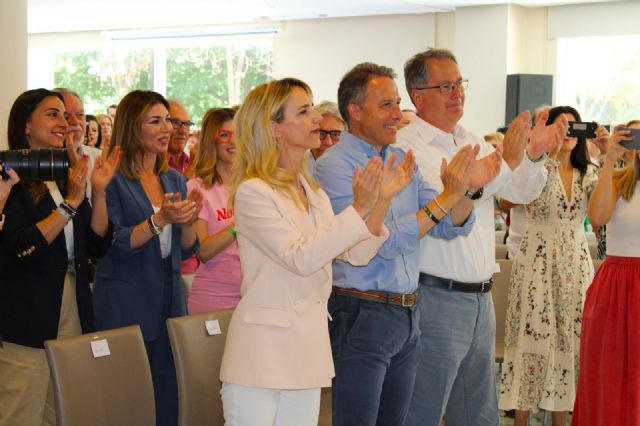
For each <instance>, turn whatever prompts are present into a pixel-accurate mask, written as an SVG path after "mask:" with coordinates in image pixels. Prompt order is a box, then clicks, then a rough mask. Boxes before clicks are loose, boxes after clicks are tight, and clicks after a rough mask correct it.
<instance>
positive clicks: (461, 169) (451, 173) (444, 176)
mask: <svg viewBox="0 0 640 426" xmlns="http://www.w3.org/2000/svg"><path fill="white" fill-rule="evenodd" d="M479 150H480V146H479V145H476V146H474V147H472V146H471V145H466V146H464V147H462V148H461V149H460V150H458V152H457V153H456V155H454V156H453V158H452V159H451V162H450V163H447V160H446V159H444V158H443V159H442V165H441V166H440V179H441V180H442V184H443V185H444V191H446V192H451V193H453V196H454V198H456V199H460V198H462V197H464V194H466V192H467V190H468V189H469V182H470V179H471V163H472V161H473V160H474V159H475V157H476V155H478V152H479Z"/></svg>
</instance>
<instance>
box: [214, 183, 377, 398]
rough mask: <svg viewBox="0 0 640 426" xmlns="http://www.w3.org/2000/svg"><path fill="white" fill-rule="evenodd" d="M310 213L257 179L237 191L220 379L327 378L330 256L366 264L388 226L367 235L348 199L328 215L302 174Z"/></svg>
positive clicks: (278, 381) (290, 382) (256, 383)
mask: <svg viewBox="0 0 640 426" xmlns="http://www.w3.org/2000/svg"><path fill="white" fill-rule="evenodd" d="M301 181H302V184H303V186H304V189H305V191H306V193H307V198H308V200H309V203H310V211H309V213H305V212H303V211H302V210H300V209H299V208H298V207H296V205H295V204H294V202H293V201H292V200H290V199H288V198H286V197H285V196H283V195H282V194H281V193H278V192H276V191H275V190H274V189H273V188H271V187H270V186H269V185H268V184H267V183H265V182H264V181H263V180H260V179H250V180H248V181H246V182H244V183H242V184H241V185H240V187H239V188H238V191H237V193H236V199H235V206H234V210H235V212H234V214H235V226H236V231H237V236H238V246H239V253H240V263H241V265H242V276H243V280H242V289H241V294H242V298H241V300H240V303H239V304H238V306H237V307H236V310H235V312H234V314H233V317H232V319H231V323H230V325H229V330H228V334H227V340H226V346H225V350H224V355H223V358H222V366H221V370H220V380H222V381H223V382H228V383H235V384H239V385H243V386H251V387H258V388H271V389H307V388H318V387H326V386H330V385H331V378H332V377H333V376H334V374H335V373H334V369H333V359H332V355H331V344H330V341H329V332H328V325H327V320H328V317H329V315H328V311H327V300H328V298H329V295H330V293H331V283H332V271H331V263H332V260H333V259H334V258H336V257H340V258H341V259H342V260H345V261H347V262H349V263H351V264H353V265H366V264H367V263H368V262H369V260H371V258H372V257H373V256H375V254H376V253H377V251H378V249H379V248H380V246H381V245H382V243H383V242H384V241H385V240H386V239H387V237H388V236H389V233H388V231H387V229H386V228H383V230H382V232H381V234H382V235H381V236H377V237H376V236H374V235H372V234H371V233H370V232H369V231H368V229H367V227H366V225H365V223H364V222H363V221H362V219H361V218H360V216H359V215H358V213H357V212H356V211H355V210H354V209H353V208H352V207H349V208H347V209H345V210H344V211H343V212H341V213H340V214H339V215H337V216H334V214H333V210H332V208H331V203H330V202H329V198H328V197H327V195H326V194H325V192H324V191H323V190H322V189H318V190H317V191H314V190H312V189H311V187H310V186H309V185H308V183H307V182H306V181H305V180H304V179H301Z"/></svg>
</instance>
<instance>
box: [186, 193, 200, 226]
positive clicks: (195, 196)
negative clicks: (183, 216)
mask: <svg viewBox="0 0 640 426" xmlns="http://www.w3.org/2000/svg"><path fill="white" fill-rule="evenodd" d="M187 200H189V201H191V202H192V203H194V204H195V206H196V208H195V211H194V212H193V215H192V216H191V218H190V219H189V220H187V222H186V224H188V225H190V224H192V223H195V222H196V220H198V215H199V214H200V210H201V209H202V202H203V201H204V197H203V196H202V192H200V190H198V189H192V190H191V191H189V193H188V194H187Z"/></svg>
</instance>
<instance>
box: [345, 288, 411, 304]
mask: <svg viewBox="0 0 640 426" xmlns="http://www.w3.org/2000/svg"><path fill="white" fill-rule="evenodd" d="M333 293H334V294H337V295H339V296H347V297H353V298H355V299H360V300H366V301H369V302H376V303H387V304H390V305H396V306H402V307H403V308H412V307H414V306H415V305H416V304H417V303H418V299H419V294H418V291H417V290H416V291H415V292H413V293H387V292H384V291H375V290H368V291H360V290H356V289H354V288H342V287H333Z"/></svg>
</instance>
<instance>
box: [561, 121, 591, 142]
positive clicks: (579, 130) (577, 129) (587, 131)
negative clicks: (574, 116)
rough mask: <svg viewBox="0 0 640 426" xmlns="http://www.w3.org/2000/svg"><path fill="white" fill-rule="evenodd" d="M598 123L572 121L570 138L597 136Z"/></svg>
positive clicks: (568, 134) (570, 123)
mask: <svg viewBox="0 0 640 426" xmlns="http://www.w3.org/2000/svg"><path fill="white" fill-rule="evenodd" d="M597 128H598V124H597V123H595V122H593V121H592V122H582V121H570V122H569V133H567V136H569V137H570V138H585V139H593V138H595V137H596V129H597Z"/></svg>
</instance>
